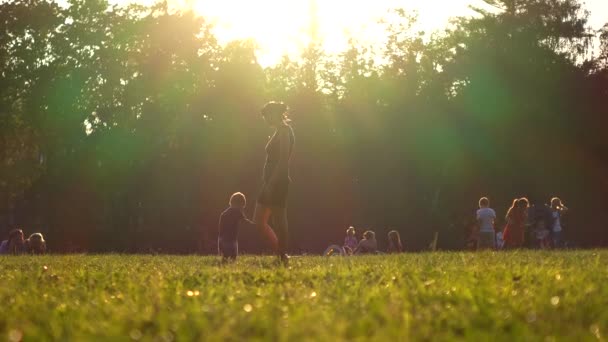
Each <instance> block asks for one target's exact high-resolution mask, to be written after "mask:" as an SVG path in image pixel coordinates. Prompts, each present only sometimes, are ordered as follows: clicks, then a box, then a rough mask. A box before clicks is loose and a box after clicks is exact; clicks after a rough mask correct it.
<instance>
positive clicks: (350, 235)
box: [343, 226, 359, 255]
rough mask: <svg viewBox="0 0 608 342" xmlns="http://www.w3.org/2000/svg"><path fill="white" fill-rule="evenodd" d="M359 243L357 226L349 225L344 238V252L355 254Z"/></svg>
mask: <svg viewBox="0 0 608 342" xmlns="http://www.w3.org/2000/svg"><path fill="white" fill-rule="evenodd" d="M358 244H359V242H358V241H357V236H356V232H355V227H352V226H351V227H348V229H347V230H346V237H345V238H344V247H343V249H344V253H345V254H349V255H350V254H353V251H354V250H355V249H356V248H357V245H358Z"/></svg>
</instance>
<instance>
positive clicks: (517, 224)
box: [503, 198, 530, 249]
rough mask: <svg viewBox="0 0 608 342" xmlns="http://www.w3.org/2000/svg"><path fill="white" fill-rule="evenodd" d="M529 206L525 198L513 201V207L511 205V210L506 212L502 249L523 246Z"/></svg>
mask: <svg viewBox="0 0 608 342" xmlns="http://www.w3.org/2000/svg"><path fill="white" fill-rule="evenodd" d="M529 206H530V204H529V203H528V200H527V199H526V198H520V199H515V200H513V205H511V208H509V211H508V212H507V217H506V219H507V226H506V227H505V230H504V232H503V239H504V241H505V244H504V248H506V249H511V248H520V247H521V246H522V245H523V244H524V232H525V226H526V221H527V219H528V207H529Z"/></svg>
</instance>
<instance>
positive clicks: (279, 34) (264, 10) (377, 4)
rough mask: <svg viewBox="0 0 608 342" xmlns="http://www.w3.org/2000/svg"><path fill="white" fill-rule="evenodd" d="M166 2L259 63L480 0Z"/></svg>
mask: <svg viewBox="0 0 608 342" xmlns="http://www.w3.org/2000/svg"><path fill="white" fill-rule="evenodd" d="M128 1H129V0H110V2H111V3H125V2H128ZM130 1H132V2H133V1H134V2H139V3H153V2H154V0H130ZM604 1H606V0H587V1H585V4H586V5H587V7H588V9H590V10H592V13H599V12H601V11H600V10H606V9H608V5H606V4H605V3H604ZM169 3H170V4H172V5H174V6H175V7H181V8H187V9H192V10H193V11H194V12H195V13H197V14H199V15H201V16H204V17H205V18H206V19H207V20H208V21H210V22H211V23H213V24H214V27H215V28H214V34H215V35H216V37H217V38H218V40H219V42H220V43H227V42H229V41H232V40H237V39H239V40H243V39H253V40H254V41H256V43H257V45H258V49H259V50H258V60H259V62H260V64H261V65H262V66H271V65H274V64H276V63H278V62H279V61H280V59H281V57H282V56H284V55H288V56H290V57H297V56H298V55H300V53H301V51H302V49H303V48H304V47H306V46H308V45H309V43H310V42H311V41H312V40H313V39H315V41H317V42H319V43H320V44H321V45H322V47H323V49H324V50H325V51H326V52H328V53H337V52H340V51H343V50H344V49H345V48H346V47H347V46H348V41H349V39H351V38H354V39H355V40H356V41H358V42H361V43H363V44H365V45H368V46H382V44H383V43H384V41H385V40H386V31H385V28H384V26H383V25H382V24H380V23H379V21H380V19H382V18H383V17H386V15H387V13H388V11H389V10H390V9H395V8H402V9H404V10H406V12H407V13H408V14H411V15H417V18H418V19H417V24H416V26H415V28H414V29H415V30H417V31H424V32H425V33H426V34H430V33H431V32H433V31H437V30H443V29H445V28H446V27H447V26H448V24H449V20H450V19H451V18H454V17H458V16H467V15H472V14H473V13H474V12H473V11H472V10H471V9H470V7H469V6H471V5H473V6H477V7H484V3H483V1H482V0H372V1H363V0H362V1H356V0H355V1H353V0H256V1H251V0H221V1H218V0H172V1H171V0H169ZM598 18H599V19H598ZM602 20H604V21H602ZM606 20H608V17H606V16H605V15H604V16H602V15H595V16H592V17H591V18H590V23H592V24H595V26H597V28H599V25H600V24H599V23H604V22H605V21H606ZM602 25H603V24H602Z"/></svg>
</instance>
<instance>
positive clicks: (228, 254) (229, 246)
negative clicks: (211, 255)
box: [217, 239, 239, 259]
mask: <svg viewBox="0 0 608 342" xmlns="http://www.w3.org/2000/svg"><path fill="white" fill-rule="evenodd" d="M217 247H218V252H219V255H220V256H222V257H223V258H224V259H236V256H237V255H238V254H239V244H238V242H237V241H222V240H221V239H218V241H217Z"/></svg>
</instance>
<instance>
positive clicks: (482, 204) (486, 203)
mask: <svg viewBox="0 0 608 342" xmlns="http://www.w3.org/2000/svg"><path fill="white" fill-rule="evenodd" d="M489 206H490V200H489V199H488V198H487V197H482V198H480V199H479V207H480V208H487V207H489Z"/></svg>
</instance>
